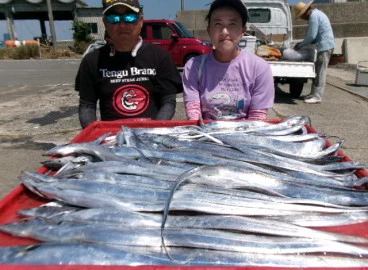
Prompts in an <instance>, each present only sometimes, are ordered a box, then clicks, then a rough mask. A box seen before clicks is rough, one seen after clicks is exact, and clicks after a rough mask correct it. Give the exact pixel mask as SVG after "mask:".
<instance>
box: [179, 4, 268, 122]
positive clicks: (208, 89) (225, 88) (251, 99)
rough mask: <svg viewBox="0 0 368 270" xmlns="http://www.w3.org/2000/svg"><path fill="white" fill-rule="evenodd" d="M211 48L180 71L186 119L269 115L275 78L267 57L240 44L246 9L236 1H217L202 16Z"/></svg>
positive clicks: (243, 30) (222, 118)
mask: <svg viewBox="0 0 368 270" xmlns="http://www.w3.org/2000/svg"><path fill="white" fill-rule="evenodd" d="M206 20H207V21H208V27H207V32H208V34H209V36H210V39H211V42H212V44H213V46H214V50H213V51H212V52H211V53H209V54H207V55H201V56H197V57H194V58H192V59H190V60H189V61H188V62H187V63H186V65H185V67H184V74H183V85H184V103H185V111H186V115H187V118H188V119H189V120H198V119H201V118H202V119H214V120H225V119H252V120H261V119H265V118H267V114H268V109H270V108H272V107H273V104H274V95H275V90H274V81H273V76H272V72H271V69H270V66H269V64H268V63H267V61H265V60H263V59H262V58H260V57H258V56H256V55H254V54H251V53H247V52H245V51H244V50H241V49H239V48H238V43H239V41H240V39H241V38H242V36H243V35H244V33H245V32H246V26H245V25H246V22H247V20H248V14H247V10H246V8H245V6H244V4H243V3H242V2H241V1H240V0H215V1H214V2H213V3H212V4H211V7H210V10H209V13H208V15H207V17H206Z"/></svg>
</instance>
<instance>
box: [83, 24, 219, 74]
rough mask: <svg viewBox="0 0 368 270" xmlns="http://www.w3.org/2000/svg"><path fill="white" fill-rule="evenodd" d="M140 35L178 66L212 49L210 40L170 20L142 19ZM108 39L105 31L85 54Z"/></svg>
mask: <svg viewBox="0 0 368 270" xmlns="http://www.w3.org/2000/svg"><path fill="white" fill-rule="evenodd" d="M141 36H142V38H143V40H144V42H149V43H152V44H155V45H157V46H160V47H161V48H163V49H164V50H166V51H168V52H169V53H170V55H171V57H172V58H173V60H174V63H175V64H176V65H177V66H178V67H183V66H184V65H185V63H186V62H187V61H188V60H189V59H190V58H192V57H194V56H197V55H201V54H206V53H209V52H210V51H212V44H211V42H209V41H207V40H203V39H198V38H195V37H194V36H193V35H192V34H191V33H190V32H189V30H188V29H186V28H185V26H184V25H183V24H182V23H180V22H177V21H172V20H144V22H143V27H142V32H141ZM109 39H110V37H109V35H108V33H107V32H106V31H105V35H104V41H101V40H97V41H96V42H95V43H93V44H91V45H90V46H89V47H88V48H87V50H86V51H85V53H84V54H83V55H85V54H87V53H89V52H91V51H92V50H94V49H97V48H99V47H101V46H103V45H104V44H105V41H108V40H109Z"/></svg>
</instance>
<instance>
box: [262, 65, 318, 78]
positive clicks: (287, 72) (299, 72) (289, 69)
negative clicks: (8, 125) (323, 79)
mask: <svg viewBox="0 0 368 270" xmlns="http://www.w3.org/2000/svg"><path fill="white" fill-rule="evenodd" d="M268 63H269V64H270V66H271V70H272V74H273V76H274V77H286V78H310V79H312V78H314V77H316V73H315V69H314V63H313V62H294V61H268Z"/></svg>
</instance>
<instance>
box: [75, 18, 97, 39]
mask: <svg viewBox="0 0 368 270" xmlns="http://www.w3.org/2000/svg"><path fill="white" fill-rule="evenodd" d="M72 30H73V31H74V33H73V40H74V42H86V43H89V42H92V41H93V38H92V37H91V36H90V33H91V27H90V26H89V24H88V23H85V22H81V21H74V22H73V27H72Z"/></svg>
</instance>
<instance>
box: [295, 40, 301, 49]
mask: <svg viewBox="0 0 368 270" xmlns="http://www.w3.org/2000/svg"><path fill="white" fill-rule="evenodd" d="M300 49H301V48H300V42H298V43H297V44H296V45H295V46H294V50H296V51H297V50H300Z"/></svg>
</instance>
